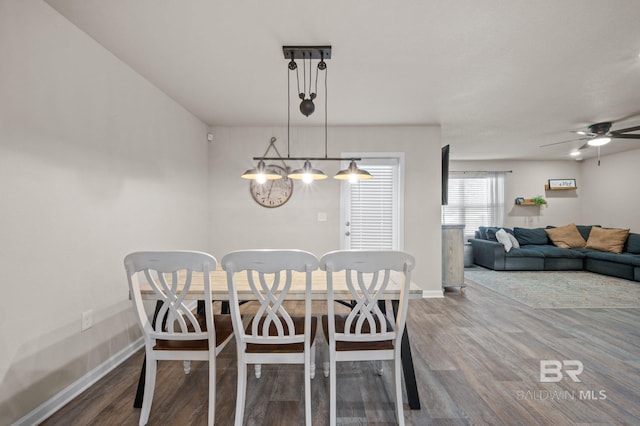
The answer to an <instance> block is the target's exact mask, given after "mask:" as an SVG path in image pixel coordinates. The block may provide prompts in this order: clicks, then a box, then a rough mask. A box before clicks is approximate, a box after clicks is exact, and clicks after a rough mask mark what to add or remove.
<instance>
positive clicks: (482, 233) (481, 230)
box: [478, 226, 487, 240]
mask: <svg viewBox="0 0 640 426" xmlns="http://www.w3.org/2000/svg"><path fill="white" fill-rule="evenodd" d="M478 236H479V238H480V239H481V240H486V239H487V227H486V226H478Z"/></svg>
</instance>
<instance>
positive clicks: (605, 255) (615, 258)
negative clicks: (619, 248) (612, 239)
mask: <svg viewBox="0 0 640 426" xmlns="http://www.w3.org/2000/svg"><path fill="white" fill-rule="evenodd" d="M586 255H587V257H588V258H589V259H598V260H606V261H607V262H613V263H622V264H625V265H633V266H640V255H637V254H627V253H621V254H618V253H611V252H605V251H597V250H591V251H588V252H587V253H586Z"/></svg>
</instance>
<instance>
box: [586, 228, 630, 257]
mask: <svg viewBox="0 0 640 426" xmlns="http://www.w3.org/2000/svg"><path fill="white" fill-rule="evenodd" d="M628 236H629V229H619V228H598V227H595V226H594V227H593V228H591V233H590V234H589V239H588V240H587V244H586V245H585V248H588V249H593V250H600V251H609V252H611V253H622V248H623V247H624V243H625V241H627V237H628Z"/></svg>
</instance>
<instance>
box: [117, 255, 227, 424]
mask: <svg viewBox="0 0 640 426" xmlns="http://www.w3.org/2000/svg"><path fill="white" fill-rule="evenodd" d="M124 265H125V269H126V272H127V277H128V281H129V290H130V294H131V298H132V300H133V307H134V309H135V313H136V318H137V320H138V324H139V325H140V329H141V330H142V335H143V337H144V343H145V356H146V371H145V384H144V396H143V400H142V410H141V412H140V425H145V424H147V421H148V420H149V414H150V412H151V405H152V402H153V393H154V388H155V381H156V369H157V363H158V361H159V360H177V361H184V360H193V361H208V362H209V412H208V424H209V425H213V423H214V419H215V402H216V356H217V355H218V354H219V353H220V351H221V350H222V349H223V348H224V346H225V345H226V344H227V342H229V340H230V339H231V337H232V336H233V325H232V322H231V317H230V315H213V312H212V300H211V284H210V281H209V279H210V278H209V272H210V271H213V270H215V269H216V259H215V258H214V257H213V256H211V255H209V254H207V253H200V252H192V251H160V252H158V251H156V252H136V253H131V254H128V255H127V256H126V257H125V259H124ZM196 274H199V275H201V276H202V279H203V281H204V287H203V290H202V294H201V295H200V296H198V299H201V300H203V301H204V308H205V309H204V313H198V312H194V311H195V306H194V307H193V311H192V307H190V306H188V305H187V302H186V301H185V297H186V295H187V293H188V291H189V289H190V287H191V286H192V284H193V278H194V275H196ZM143 287H144V288H148V289H150V290H152V291H153V292H154V293H155V296H156V312H157V316H156V321H155V323H154V321H151V320H150V319H149V316H148V314H147V312H146V310H145V307H144V305H143V299H142V294H141V290H142V288H143ZM194 305H195V303H194ZM185 372H187V371H186V367H185ZM164 385H165V386H172V385H173V384H172V383H165V384H164Z"/></svg>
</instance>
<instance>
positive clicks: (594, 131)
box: [541, 121, 640, 150]
mask: <svg viewBox="0 0 640 426" xmlns="http://www.w3.org/2000/svg"><path fill="white" fill-rule="evenodd" d="M611 125H612V123H611V122H610V121H605V122H602V123H595V124H591V125H590V126H589V127H587V129H588V130H587V131H584V130H577V131H574V132H575V133H576V134H578V135H580V136H582V137H580V138H575V139H569V140H566V141H562V142H554V143H548V144H546V145H541V147H545V146H551V145H559V144H563V143H568V142H574V141H583V140H586V141H587V142H586V143H585V144H584V145H582V146H581V147H580V148H578V150H581V149H585V148H589V147H592V146H602V145H606V144H608V143H609V142H611V140H612V139H640V133H632V132H637V131H640V126H634V127H627V128H626V129H618V130H611Z"/></svg>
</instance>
